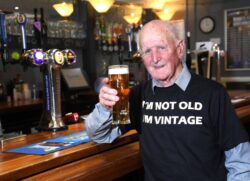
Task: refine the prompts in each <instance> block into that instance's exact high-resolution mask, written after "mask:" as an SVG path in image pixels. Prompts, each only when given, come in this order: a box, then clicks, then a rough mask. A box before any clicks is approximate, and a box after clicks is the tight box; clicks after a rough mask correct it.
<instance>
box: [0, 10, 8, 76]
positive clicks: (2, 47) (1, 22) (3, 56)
mask: <svg viewBox="0 0 250 181" xmlns="http://www.w3.org/2000/svg"><path fill="white" fill-rule="evenodd" d="M0 38H1V40H0V60H1V61H2V64H3V70H4V71H6V63H7V62H8V52H7V41H8V40H7V32H6V26H5V14H4V13H3V12H0Z"/></svg>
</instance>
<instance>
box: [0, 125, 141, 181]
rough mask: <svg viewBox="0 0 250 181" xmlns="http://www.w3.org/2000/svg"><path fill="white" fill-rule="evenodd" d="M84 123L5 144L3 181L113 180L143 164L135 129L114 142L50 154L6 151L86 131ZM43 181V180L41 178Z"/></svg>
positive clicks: (0, 172)
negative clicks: (23, 180)
mask: <svg viewBox="0 0 250 181" xmlns="http://www.w3.org/2000/svg"><path fill="white" fill-rule="evenodd" d="M84 129H85V128H84V124H83V123H77V124H72V125H69V129H68V130H65V131H59V132H55V133H53V132H39V133H36V134H32V135H27V136H24V137H20V138H16V139H13V140H10V141H8V142H7V143H5V144H4V145H3V146H2V152H1V153H0V180H8V181H11V180H22V179H27V180H36V179H38V178H43V180H55V179H58V178H62V179H65V178H67V179H68V180H71V179H81V180H96V179H97V178H100V179H99V180H102V179H101V178H108V180H112V179H115V178H119V177H121V176H123V175H125V174H128V173H130V172H132V171H133V170H136V169H139V168H141V167H142V164H141V160H140V156H139V145H138V141H137V140H138V135H137V132H136V131H135V130H131V131H130V132H128V133H126V134H125V135H123V136H122V137H120V138H119V139H117V140H116V141H115V142H114V143H112V144H96V143H94V142H93V141H90V142H87V143H83V144H80V145H77V146H74V147H71V148H67V149H64V150H61V151H57V152H54V153H51V154H47V155H28V154H19V153H7V152H4V151H5V150H8V149H11V148H17V147H21V146H24V145H28V144H32V143H37V142H40V141H44V140H47V139H52V138H55V137H58V136H63V135H67V134H70V133H73V132H79V131H82V130H84ZM38 180H41V179H38Z"/></svg>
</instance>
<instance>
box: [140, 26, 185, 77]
mask: <svg viewBox="0 0 250 181" xmlns="http://www.w3.org/2000/svg"><path fill="white" fill-rule="evenodd" d="M183 46H184V45H183V41H176V40H174V38H173V37H172V36H171V35H170V34H169V33H168V32H167V31H166V29H164V28H162V27H161V26H147V27H145V28H144V29H143V30H142V31H141V34H140V47H141V54H142V58H143V60H144V65H145V67H146V69H147V70H148V72H149V73H150V75H151V76H152V78H153V79H155V80H158V81H168V80H170V79H172V78H173V77H174V76H176V74H177V69H178V68H180V67H181V58H182V55H183Z"/></svg>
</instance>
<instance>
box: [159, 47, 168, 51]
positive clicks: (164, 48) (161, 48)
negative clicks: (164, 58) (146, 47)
mask: <svg viewBox="0 0 250 181" xmlns="http://www.w3.org/2000/svg"><path fill="white" fill-rule="evenodd" d="M158 48H159V49H160V50H166V49H167V48H166V47H165V46H160V47H158Z"/></svg>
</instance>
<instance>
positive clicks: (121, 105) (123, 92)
mask: <svg viewBox="0 0 250 181" xmlns="http://www.w3.org/2000/svg"><path fill="white" fill-rule="evenodd" d="M108 74H109V82H110V87H111V88H114V89H116V90H117V91H118V96H119V98H120V99H119V101H118V102H117V103H116V104H115V105H114V106H113V108H112V112H113V122H112V123H113V124H129V123H130V119H129V102H128V99H129V69H128V65H111V66H109V69H108Z"/></svg>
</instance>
